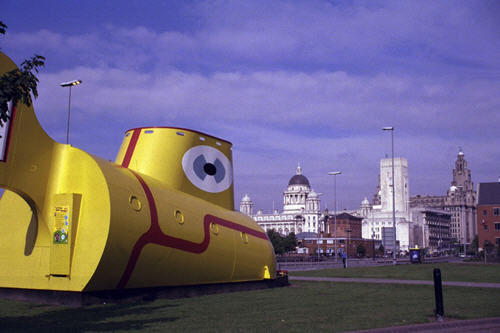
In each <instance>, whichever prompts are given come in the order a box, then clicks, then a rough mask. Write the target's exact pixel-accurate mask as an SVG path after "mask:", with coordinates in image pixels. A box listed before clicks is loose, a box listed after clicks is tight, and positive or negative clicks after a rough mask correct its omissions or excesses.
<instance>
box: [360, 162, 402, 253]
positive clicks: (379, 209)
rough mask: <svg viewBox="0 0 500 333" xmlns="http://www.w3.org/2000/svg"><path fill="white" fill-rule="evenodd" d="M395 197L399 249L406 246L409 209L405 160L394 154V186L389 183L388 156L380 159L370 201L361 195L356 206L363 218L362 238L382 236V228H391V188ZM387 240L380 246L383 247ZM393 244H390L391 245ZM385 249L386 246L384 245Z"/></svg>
mask: <svg viewBox="0 0 500 333" xmlns="http://www.w3.org/2000/svg"><path fill="white" fill-rule="evenodd" d="M393 189H394V191H395V192H394V197H395V209H394V211H395V217H396V239H397V241H399V247H400V250H401V251H407V250H408V248H409V246H410V229H411V220H410V212H409V207H410V205H409V202H410V194H409V193H410V189H409V178H408V161H407V160H406V159H405V158H403V157H397V158H394V186H392V159H391V158H385V159H382V160H381V161H380V175H379V185H378V187H377V193H376V194H375V196H374V204H373V205H371V204H370V202H369V201H368V199H366V198H365V199H364V200H363V202H362V203H361V207H360V215H361V217H362V218H363V222H362V236H363V238H374V239H381V240H383V231H384V230H387V231H390V230H393V229H390V228H392V227H393V216H392V207H393V206H392V191H393ZM386 245H387V243H384V246H385V247H386V248H387V246H386ZM392 246H393V245H392ZM388 249H389V248H388Z"/></svg>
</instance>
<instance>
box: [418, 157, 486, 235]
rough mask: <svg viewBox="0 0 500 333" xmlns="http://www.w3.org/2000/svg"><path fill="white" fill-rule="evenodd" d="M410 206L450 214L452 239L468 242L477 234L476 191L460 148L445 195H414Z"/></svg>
mask: <svg viewBox="0 0 500 333" xmlns="http://www.w3.org/2000/svg"><path fill="white" fill-rule="evenodd" d="M410 207H412V208H416V207H420V208H428V209H437V210H444V211H446V212H449V213H450V214H451V224H450V232H451V238H452V240H454V241H456V242H459V243H464V242H465V243H470V242H471V241H472V239H473V238H474V236H475V235H476V234H477V223H476V192H475V191H474V184H473V182H472V178H471V171H470V169H469V168H468V167H467V161H466V160H465V155H464V153H463V151H462V150H461V149H460V150H459V152H458V155H457V159H456V161H455V168H454V169H453V180H452V181H451V186H450V188H449V189H448V191H447V193H446V195H443V196H420V195H417V196H414V197H411V198H410Z"/></svg>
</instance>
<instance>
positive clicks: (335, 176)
mask: <svg viewBox="0 0 500 333" xmlns="http://www.w3.org/2000/svg"><path fill="white" fill-rule="evenodd" d="M341 173H342V172H340V171H331V172H329V173H328V174H329V175H330V176H333V193H334V199H333V201H334V205H333V207H334V211H333V221H334V222H333V223H334V228H335V231H334V232H333V233H334V236H333V237H334V238H335V240H334V247H333V249H334V251H335V262H337V260H338V259H337V175H340V174H341Z"/></svg>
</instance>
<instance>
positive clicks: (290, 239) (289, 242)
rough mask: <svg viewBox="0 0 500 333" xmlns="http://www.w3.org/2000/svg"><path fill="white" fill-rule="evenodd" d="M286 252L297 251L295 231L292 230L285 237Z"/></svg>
mask: <svg viewBox="0 0 500 333" xmlns="http://www.w3.org/2000/svg"><path fill="white" fill-rule="evenodd" d="M283 241H284V248H285V252H290V251H295V249H296V247H297V237H296V236H295V233H294V232H291V233H289V234H288V236H286V237H285V238H284V240H283Z"/></svg>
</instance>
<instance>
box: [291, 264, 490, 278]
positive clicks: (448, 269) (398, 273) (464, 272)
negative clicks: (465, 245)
mask: <svg viewBox="0 0 500 333" xmlns="http://www.w3.org/2000/svg"><path fill="white" fill-rule="evenodd" d="M434 268H439V269H440V270H441V277H442V280H443V281H461V282H488V283H500V265H499V264H487V265H485V264H480V263H474V264H465V263H464V264H452V263H436V264H413V265H396V266H377V267H352V268H347V269H343V268H335V269H322V270H315V271H294V272H292V271H291V272H289V274H290V275H292V276H318V277H356V278H378V279H398V280H430V281H432V280H433V271H434Z"/></svg>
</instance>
